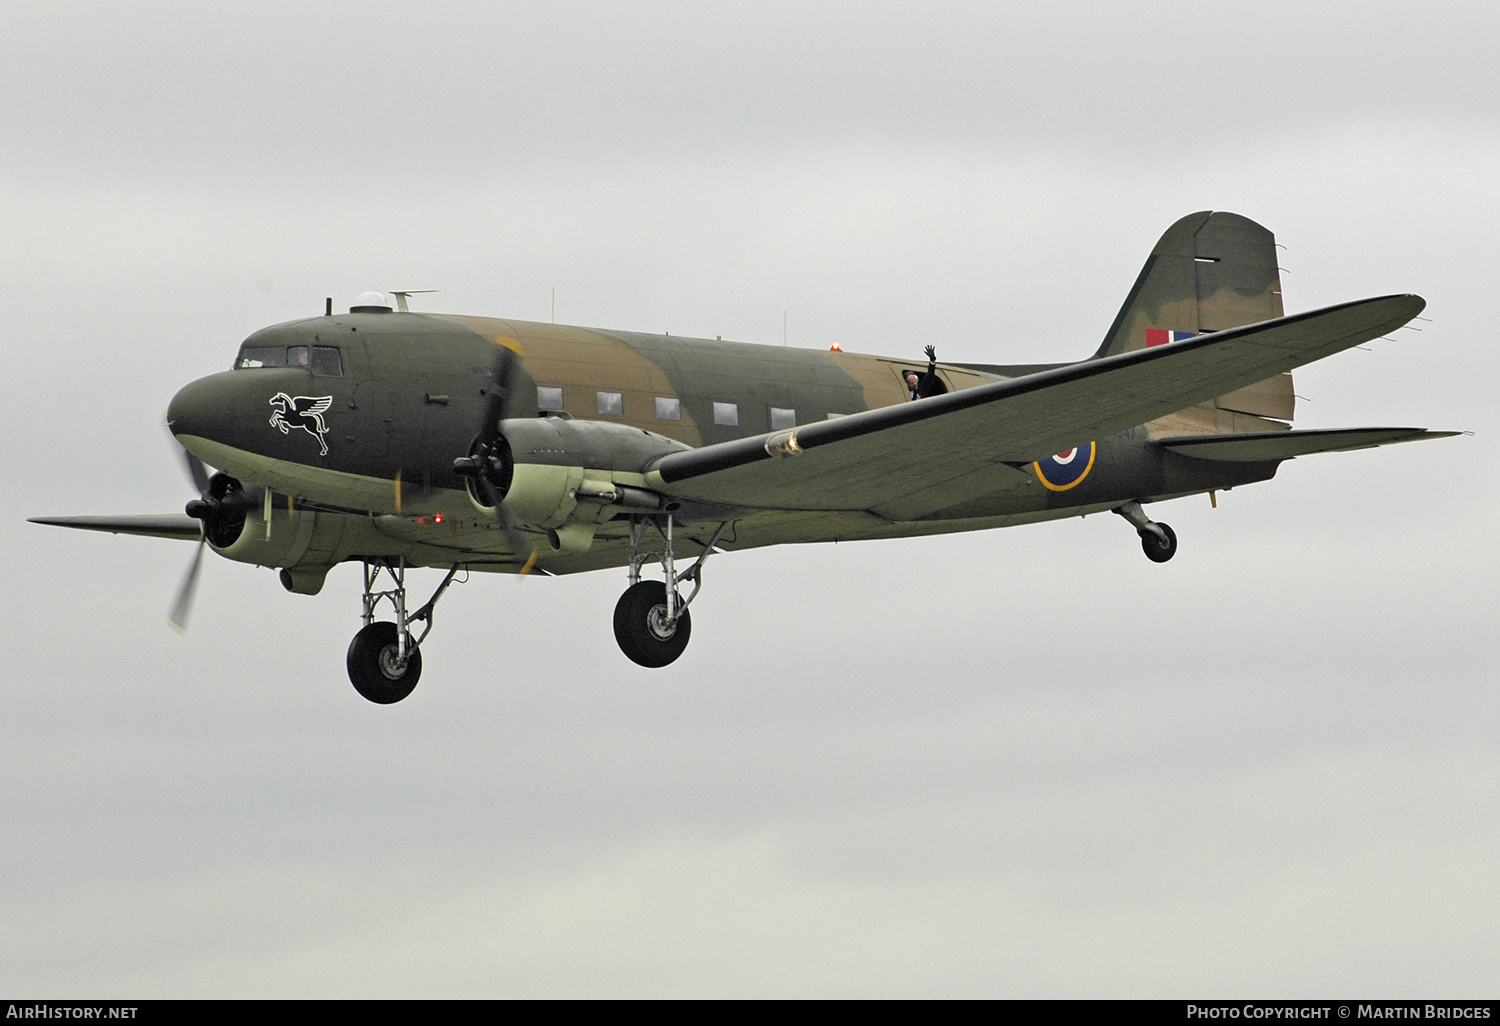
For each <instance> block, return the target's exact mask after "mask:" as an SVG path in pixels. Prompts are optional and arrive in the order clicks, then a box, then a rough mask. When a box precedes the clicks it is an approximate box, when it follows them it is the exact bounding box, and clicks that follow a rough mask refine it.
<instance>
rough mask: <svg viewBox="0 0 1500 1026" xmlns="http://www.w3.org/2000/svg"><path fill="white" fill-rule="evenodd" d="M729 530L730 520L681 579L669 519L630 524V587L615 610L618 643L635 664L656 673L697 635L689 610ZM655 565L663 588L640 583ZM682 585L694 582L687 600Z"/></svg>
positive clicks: (633, 519) (649, 518)
mask: <svg viewBox="0 0 1500 1026" xmlns="http://www.w3.org/2000/svg"><path fill="white" fill-rule="evenodd" d="M729 524H730V521H727V520H726V521H724V522H723V523H722V524H720V525H719V529H718V530H717V531H715V532H714V533H713V537H712V538H710V539H709V540H708V545H707V546H706V547H705V548H704V549H703V554H702V555H700V556H699V557H698V559H697V561H696V562H694V563H693V565H692V566H690V567H688V568H687V569H686V570H684V571H683V572H682V573H680V574H679V573H678V572H677V564H676V561H675V554H674V552H673V545H672V516H671V514H666V515H664V516H633V517H631V518H630V587H629V588H626V589H625V594H623V595H621V596H620V601H619V602H618V603H616V604H615V641H617V642H619V645H620V651H622V652H624V653H625V655H626V657H627V658H629V659H630V661H631V662H634V663H637V664H639V665H641V666H647V667H650V668H652V669H655V668H657V667H659V666H666V665H667V664H668V663H670V662H672V661H673V660H674V659H676V658H677V657H678V656H680V655H682V650H683V649H685V648H687V643H688V638H689V637H690V636H691V635H692V633H693V620H692V617H691V616H690V615H689V614H688V606H689V605H690V604H691V603H692V601H693V599H695V598H697V597H698V590H699V589H700V588H702V587H703V564H704V563H705V562H707V560H708V557H709V555H710V554H711V553H714V552H718V551H721V550H720V549H718V548H716V546H717V545H718V543H719V539H720V538H721V537H723V535H724V532H725V531H726V530H728V529H729ZM652 530H654V531H655V533H656V535H657V537H658V538H659V539H660V541H661V548H659V549H651V548H647V543H648V542H649V541H650V540H651V539H650V532H651V531H652ZM653 560H657V561H660V562H661V568H662V573H663V575H664V576H665V577H666V581H665V583H663V582H659V581H643V580H641V566H642V565H643V564H645V563H648V562H651V561H653ZM683 581H692V582H693V590H692V591H690V592H688V596H687V598H683V597H682V596H681V595H680V594H679V593H678V590H677V586H678V585H679V584H681V583H682V582H683Z"/></svg>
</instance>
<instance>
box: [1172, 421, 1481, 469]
mask: <svg viewBox="0 0 1500 1026" xmlns="http://www.w3.org/2000/svg"><path fill="white" fill-rule="evenodd" d="M1456 434H1458V432H1457V431H1428V430H1427V429H1426V428H1386V427H1370V428H1323V429H1318V430H1313V431H1256V432H1249V433H1245V434H1238V435H1184V436H1181V437H1177V438H1160V439H1157V443H1156V444H1157V445H1160V446H1162V447H1163V448H1166V449H1171V450H1172V451H1173V452H1176V453H1181V454H1182V455H1184V456H1192V457H1194V458H1195V459H1200V460H1220V461H1224V462H1229V463H1267V462H1270V461H1271V460H1289V459H1292V458H1293V457H1295V456H1310V455H1312V454H1313V453H1315V452H1353V451H1354V450H1355V449H1373V448H1375V447H1376V446H1377V445H1394V444H1395V443H1397V442H1420V441H1423V440H1425V439H1428V438H1449V437H1451V436H1453V435H1456Z"/></svg>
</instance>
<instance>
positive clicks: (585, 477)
mask: <svg viewBox="0 0 1500 1026" xmlns="http://www.w3.org/2000/svg"><path fill="white" fill-rule="evenodd" d="M500 434H501V437H502V438H503V440H504V444H503V445H500V446H496V447H495V452H494V454H493V457H492V459H491V461H490V466H488V467H485V468H482V469H481V470H480V473H481V474H484V475H485V480H484V481H480V480H478V479H477V475H476V477H471V478H470V479H469V498H470V499H471V500H472V501H473V502H474V505H476V506H477V507H479V508H480V509H482V510H485V511H486V512H493V511H494V506H493V505H492V504H491V503H490V502H488V501H486V500H487V499H488V498H489V497H490V496H491V495H495V496H498V497H499V499H500V501H501V502H503V503H504V505H505V508H506V511H507V512H509V513H510V515H511V516H512V517H514V518H515V519H516V521H517V522H518V523H520V524H522V525H524V526H526V527H534V528H542V529H553V528H558V527H561V526H562V525H564V524H566V523H567V522H568V521H569V520H570V519H572V518H574V516H575V514H576V512H577V510H578V505H579V500H580V498H582V499H583V500H585V501H587V500H589V499H601V500H603V501H620V499H621V498H622V497H626V498H629V497H631V496H630V495H629V493H630V491H631V489H629V488H617V487H616V486H614V485H613V484H612V482H613V476H614V475H615V474H617V473H623V474H631V475H635V474H639V473H641V471H642V468H643V467H645V465H646V464H647V463H648V462H650V461H651V460H653V459H655V458H657V457H659V456H664V455H666V454H667V453H671V452H680V451H682V450H684V449H689V448H691V446H688V445H685V444H683V443H682V442H678V441H676V440H674V439H671V438H667V437H665V436H663V435H658V434H655V433H654V432H651V431H647V430H645V429H644V428H637V427H630V426H628V425H625V424H611V423H609V422H607V421H597V420H570V419H565V418H562V417H541V418H536V419H512V420H503V421H501V422H500ZM635 491H639V490H638V489H637V490H635ZM637 498H638V497H637ZM594 508H595V509H597V507H594Z"/></svg>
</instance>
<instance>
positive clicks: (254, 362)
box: [234, 346, 286, 370]
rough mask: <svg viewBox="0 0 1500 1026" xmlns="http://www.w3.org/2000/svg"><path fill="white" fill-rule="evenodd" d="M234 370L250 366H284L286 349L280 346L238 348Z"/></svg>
mask: <svg viewBox="0 0 1500 1026" xmlns="http://www.w3.org/2000/svg"><path fill="white" fill-rule="evenodd" d="M234 366H235V369H236V370H245V369H247V368H250V367H285V366H286V350H285V349H283V348H282V347H281V346H246V347H245V348H244V349H241V350H240V358H239V362H237V363H236V364H235V365H234Z"/></svg>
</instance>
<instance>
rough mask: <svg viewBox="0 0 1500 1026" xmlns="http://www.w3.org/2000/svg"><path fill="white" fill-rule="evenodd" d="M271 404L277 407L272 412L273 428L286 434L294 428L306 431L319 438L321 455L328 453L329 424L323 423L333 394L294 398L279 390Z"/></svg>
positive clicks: (331, 403) (331, 402)
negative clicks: (325, 439) (325, 437)
mask: <svg viewBox="0 0 1500 1026" xmlns="http://www.w3.org/2000/svg"><path fill="white" fill-rule="evenodd" d="M271 405H272V406H274V407H275V410H274V411H273V412H272V413H271V426H272V427H273V428H276V429H277V430H279V431H280V432H281V433H282V434H284V435H285V434H290V433H291V430H292V428H298V429H300V430H302V431H306V432H307V433H308V434H310V435H312V436H313V437H314V438H316V439H317V440H318V447H319V448H320V449H321V450H322V452H321V453H320V455H323V456H327V455H328V443H327V442H325V441H323V436H324V435H325V434H327V433H328V425H326V424H324V423H323V414H325V413H327V412H328V407H330V406H332V405H333V396H331V395H321V396H312V395H299V396H297V397H296V398H295V399H294V398H292V397H291V396H289V395H287V394H286V393H285V392H277V393H276V395H275V396H274V397H273V398H272V399H271Z"/></svg>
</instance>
